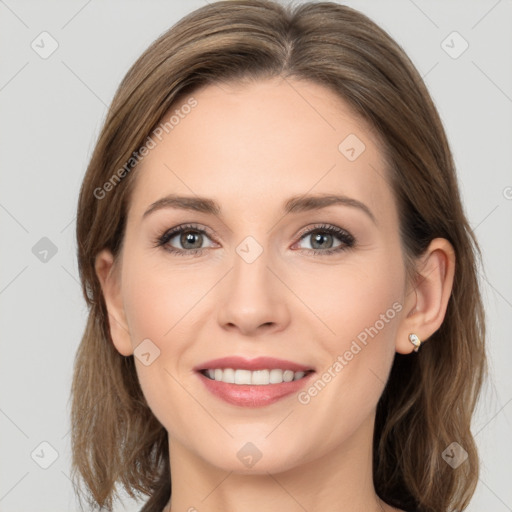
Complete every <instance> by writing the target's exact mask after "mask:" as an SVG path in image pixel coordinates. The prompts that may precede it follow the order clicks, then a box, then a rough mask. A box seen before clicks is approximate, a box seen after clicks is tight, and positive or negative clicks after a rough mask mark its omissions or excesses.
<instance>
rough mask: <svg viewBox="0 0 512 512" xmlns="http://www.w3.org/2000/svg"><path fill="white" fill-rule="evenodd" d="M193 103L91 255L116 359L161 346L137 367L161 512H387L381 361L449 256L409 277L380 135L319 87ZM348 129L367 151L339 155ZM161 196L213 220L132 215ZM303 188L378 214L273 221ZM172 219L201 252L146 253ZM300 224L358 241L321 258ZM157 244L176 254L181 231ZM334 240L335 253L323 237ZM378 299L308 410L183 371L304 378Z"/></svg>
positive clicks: (426, 322) (442, 274)
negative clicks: (239, 367)
mask: <svg viewBox="0 0 512 512" xmlns="http://www.w3.org/2000/svg"><path fill="white" fill-rule="evenodd" d="M193 96H194V98H195V99H196V100H197V102H198V105H197V107H196V108H195V109H193V110H192V111H191V113H190V114H189V115H188V116H186V117H185V118H184V119H182V120H181V121H180V123H179V124H178V125H177V126H175V127H174V129H173V130H172V131H170V132H169V133H168V134H167V135H165V137H164V139H163V140H162V141H161V142H159V143H158V145H157V147H155V148H154V149H152V150H151V152H150V153H149V155H148V156H147V157H146V158H145V159H144V160H143V161H142V163H141V164H140V167H139V168H138V169H137V172H138V175H137V182H136V186H135V188H134V193H133V196H132V198H131V203H130V206H129V211H128V219H127V228H126V234H125V240H124V245H123V249H122V252H121V254H120V258H119V259H118V260H117V261H116V262H115V263H114V260H113V258H112V254H111V253H110V252H109V251H107V250H104V251H102V252H101V253H99V254H98V256H97V258H96V271H97V274H98V277H99V279H100V282H101V284H102V289H103V293H104V296H105V300H106V304H107V309H108V312H109V318H110V325H111V333H112V339H113V342H114V344H115V347H116V348H117V350H118V351H119V352H120V353H121V354H122V355H124V356H129V355H131V354H133V353H134V349H135V348H136V347H137V345H138V344H139V343H141V342H142V340H144V339H147V338H149V339H150V340H151V341H152V343H154V345H155V346H157V347H158V349H159V350H160V355H159V357H157V358H156V359H155V360H154V361H153V362H152V363H151V364H150V365H149V366H145V365H144V364H142V363H141V361H140V360H139V359H138V358H137V357H135V363H136V368H137V374H138V377H139V380H140V385H141V387H142V390H143V392H144V395H145V396H146V398H147V401H148V403H149V406H150V407H151V409H152V411H153V413H154V414H155V416H156V417H157V418H158V419H159V421H160V422H161V423H162V425H163V426H164V427H165V428H166V430H167V431H168V434H169V443H170V462H171V475H172V487H173V492H172V500H171V501H170V503H169V506H170V507H172V512H178V511H187V510H198V511H201V512H203V511H220V510H223V511H226V510H244V511H245V512H252V511H256V510H258V511H261V510H265V511H268V512H277V511H283V510H286V511H290V512H295V511H297V512H298V511H301V512H302V511H303V510H304V509H306V510H308V511H309V512H316V511H322V512H326V511H339V510H345V511H351V512H355V511H361V512H362V511H366V512H367V511H373V510H375V511H379V510H386V511H389V510H397V509H393V508H392V507H391V506H389V505H387V504H385V503H383V502H381V501H380V500H379V499H378V498H377V496H376V494H375V491H374V487H373V482H372V461H371V454H372V435H373V425H374V419H375V409H376V405H377V402H378V400H379V397H380V396H381V394H382V391H383V388H384V385H385V382H386V379H387V378H388V375H389V371H390V369H391V365H392V362H393V357H394V355H395V352H399V353H401V354H408V353H410V352H412V350H413V348H414V347H413V345H412V344H411V343H410V342H409V340H408V335H409V333H416V334H417V335H418V336H419V338H420V339H421V340H427V339H428V337H429V336H431V335H432V334H433V333H434V332H435V331H436V330H437V329H438V328H439V326H440V325H441V323H442V321H443V318H444V315H445V312H446V306H447V303H448V299H449V296H450V292H451V287H452V282H453V274H454V264H455V257H454V252H453V248H452V246H451V245H450V244H449V242H448V241H446V240H444V239H439V238H438V239H435V240H433V241H432V243H431V245H430V246H429V248H428V250H427V251H426V253H425V254H424V255H423V256H422V257H421V258H420V259H419V260H418V261H417V268H418V271H419V272H420V274H421V278H420V279H418V281H417V282H414V283H410V282H408V281H407V279H406V272H405V266H404V259H403V254H402V252H401V245H400V239H399V231H398V212H397V209H396V204H395V199H394V197H393V194H392V190H391V188H390V186H389V184H388V181H387V179H388V178H387V176H388V173H387V169H386V166H385V162H384V160H383V157H382V151H381V146H380V143H379V141H378V140H377V138H376V136H375V135H374V134H373V133H372V132H371V131H370V129H369V127H368V126H367V125H366V124H365V123H364V122H362V121H361V120H359V119H358V118H357V117H355V116H354V115H353V113H352V112H351V111H350V109H349V108H348V106H347V105H346V104H345V103H344V102H343V101H342V100H341V99H340V98H338V97H337V96H336V95H334V93H333V92H331V91H329V90H328V89H326V88H324V87H323V86H322V85H319V84H316V83H311V82H306V81H298V80H290V79H286V80H284V79H281V78H278V79H272V80H261V81H258V82H255V83H251V84H249V85H248V84H239V83H238V84H237V83H231V84H229V85H226V84H222V86H218V85H209V86H206V87H204V88H202V89H200V90H198V91H196V92H195V93H194V95H193ZM349 134H355V135H356V136H357V137H358V138H359V139H360V140H362V141H363V142H364V144H365V146H366V149H365V150H364V151H363V152H362V153H361V154H360V156H359V157H358V158H357V159H355V160H354V161H349V160H348V159H347V158H346V157H345V155H344V154H342V153H341V152H340V151H339V149H338V146H339V144H340V142H341V141H343V140H344V139H345V138H346V137H347V136H348V135H349ZM170 193H174V194H179V195H188V196H205V197H208V198H211V199H214V200H215V201H217V202H218V203H219V205H220V207H221V209H222V214H221V217H217V216H215V215H211V214H206V213H202V212H197V211H187V210H180V209H174V208H164V209H159V210H157V211H154V212H153V213H151V214H149V215H147V216H146V217H144V218H143V214H144V212H145V211H146V210H147V209H148V208H149V207H150V206H151V205H152V204H153V203H154V202H155V201H157V200H159V199H161V198H162V197H164V196H166V195H167V194H170ZM306 193H308V194H332V193H336V194H344V195H346V196H349V197H351V198H354V199H357V200H358V201H361V202H362V203H364V204H365V205H366V206H367V207H368V208H369V209H370V210H371V212H372V213H373V215H374V217H375V219H376V222H375V223H374V222H373V221H372V219H371V218H370V217H369V216H368V215H367V214H366V213H364V211H363V210H361V209H359V208H355V207H351V206H347V205H331V206H329V207H327V208H323V209H320V210H314V211H303V212H298V213H289V214H287V215H283V213H282V205H283V203H284V202H285V201H286V200H287V199H288V198H289V197H291V196H295V195H303V194H306ZM188 223H194V224H197V225H198V227H199V228H206V229H208V230H209V234H208V235H204V236H203V239H202V240H203V243H202V247H203V248H204V251H203V253H202V254H200V255H199V256H190V255H186V254H185V255H175V254H172V253H170V252H168V251H166V250H165V249H164V248H163V247H155V243H154V241H155V240H156V239H157V238H158V237H159V236H160V235H161V234H162V233H163V232H165V231H166V230H169V229H170V228H173V227H176V226H179V225H181V224H188ZM316 224H327V225H334V226H338V227H340V228H343V229H345V230H346V231H348V232H349V233H350V234H351V235H352V236H353V237H354V238H355V239H356V245H355V246H354V247H351V248H347V249H346V250H343V251H340V252H337V253H333V254H329V255H326V254H322V252H321V251H325V250H326V249H325V248H324V247H328V245H329V244H330V243H331V242H330V240H329V239H328V240H327V241H326V242H325V241H324V242H323V244H324V245H320V248H319V249H317V250H318V254H313V253H312V252H311V248H312V247H313V248H314V247H317V248H318V245H317V246H313V245H312V244H314V243H315V239H314V234H313V235H311V234H310V235H309V236H307V235H306V236H305V237H303V238H302V240H301V234H302V233H304V231H305V230H306V228H311V230H312V229H314V228H315V225H316ZM325 234H326V235H327V236H328V235H329V233H325ZM210 235H211V236H210ZM247 236H252V237H253V238H254V239H255V240H256V241H257V243H258V244H259V245H260V246H261V248H262V250H263V252H262V253H261V255H259V257H258V258H256V259H255V261H253V262H252V263H247V262H246V261H245V260H244V259H243V258H242V257H240V256H239V254H238V253H237V252H236V248H237V247H238V246H239V244H240V243H241V242H242V241H243V240H244V239H245V238H246V237H247ZM200 243H201V242H200V241H199V242H198V245H199V244H200ZM168 244H169V245H171V244H172V245H173V246H174V248H177V249H181V250H182V252H185V251H187V250H190V249H187V248H186V247H190V245H189V246H185V248H184V246H183V245H182V244H180V237H179V236H177V237H174V238H173V239H172V242H169V243H168ZM332 244H333V245H335V246H339V245H344V244H343V242H342V241H340V240H339V239H337V238H336V235H334V238H333V239H332ZM393 303H398V304H399V305H400V306H401V308H400V311H399V312H397V313H396V315H394V318H393V319H392V320H389V321H388V322H386V323H385V326H384V327H383V328H381V329H380V330H379V331H378V334H377V335H375V336H374V337H373V338H369V340H368V343H367V345H366V346H364V347H363V348H362V350H361V351H360V352H358V353H357V354H356V355H354V357H353V358H352V359H351V360H350V361H349V362H348V363H347V364H346V366H344V367H343V369H342V370H341V371H339V372H338V373H337V374H336V376H335V377H334V378H332V379H331V381H330V382H329V383H328V384H327V385H326V386H325V387H324V388H323V389H322V390H321V392H319V393H318V394H317V395H316V396H314V397H313V398H311V401H310V402H309V403H308V404H302V403H300V402H299V401H298V399H297V396H296V395H291V396H289V397H287V398H284V399H282V400H280V401H278V402H277V403H275V404H272V405H268V406H265V407H257V408H246V407H239V406H235V405H230V404H227V403H225V402H223V401H221V400H220V399H218V398H217V397H215V396H213V395H212V394H211V393H210V392H209V391H208V390H206V388H205V387H204V386H203V384H202V382H200V379H199V378H198V376H197V375H196V374H195V372H194V371H193V370H192V368H193V367H194V366H196V365H198V364H200V363H201V362H204V361H207V360H209V359H213V358H217V357H225V356H231V355H239V356H243V357H246V358H254V357H257V356H270V357H277V358H282V359H288V360H291V361H295V362H297V363H301V364H305V365H308V366H311V367H313V368H315V369H316V371H317V374H318V375H317V376H320V375H321V374H322V372H323V371H324V370H327V369H328V368H329V367H332V365H333V363H334V362H335V361H336V358H337V357H338V356H339V355H340V354H344V353H345V352H346V351H347V350H348V349H349V348H350V346H351V343H352V341H353V340H355V339H356V338H357V336H358V334H360V333H361V332H362V331H364V329H365V328H367V327H369V326H374V325H375V324H376V321H377V320H379V318H381V316H380V315H382V314H385V313H386V311H388V310H389V309H390V308H392V305H393ZM411 357H413V356H411ZM418 357H420V356H418ZM317 376H316V377H317ZM247 442H251V443H253V444H254V445H255V446H256V447H257V449H258V450H259V452H260V453H261V455H262V456H261V459H260V460H259V461H258V462H257V463H256V464H255V465H254V466H253V467H252V468H248V467H246V466H245V465H244V464H243V463H242V462H241V461H240V460H239V458H238V457H237V452H238V451H239V450H240V449H241V448H242V447H243V446H244V445H245V444H246V443H247ZM342 504H343V505H342ZM166 510H170V508H166Z"/></svg>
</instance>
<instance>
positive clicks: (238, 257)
mask: <svg viewBox="0 0 512 512" xmlns="http://www.w3.org/2000/svg"><path fill="white" fill-rule="evenodd" d="M265 240H268V237H267V238H266V239H265ZM263 243H265V246H264V245H263V244H262V243H260V242H259V241H258V240H257V239H256V237H255V236H251V235H250V236H247V237H245V238H244V239H243V240H242V241H241V242H240V243H239V244H238V245H237V246H236V247H235V255H234V258H233V268H232V271H231V272H230V275H229V277H228V278H227V282H226V285H225V287H224V288H223V289H224V292H223V293H224V296H223V297H222V300H221V301H220V306H219V308H220V309H219V321H220V323H221V324H223V325H230V326H233V325H234V326H237V327H238V328H239V329H240V330H241V331H242V332H244V333H245V334H249V333H250V332H252V331H254V330H257V329H258V327H260V326H262V325H266V326H268V325H269V324H271V325H273V326H274V328H278V326H279V328H282V327H283V326H284V324H286V323H287V318H288V314H287V313H288V312H287V306H286V304H285V297H284V296H283V295H282V294H283V293H284V290H282V289H281V290H280V289H279V286H280V283H279V280H278V279H276V277H275V276H274V273H273V272H272V271H271V270H269V268H268V267H270V268H272V267H273V263H272V262H273V260H274V258H273V257H272V256H273V255H272V254H271V252H270V250H269V249H268V244H267V243H266V242H265V241H263ZM274 272H275V271H274ZM281 288H282V284H281Z"/></svg>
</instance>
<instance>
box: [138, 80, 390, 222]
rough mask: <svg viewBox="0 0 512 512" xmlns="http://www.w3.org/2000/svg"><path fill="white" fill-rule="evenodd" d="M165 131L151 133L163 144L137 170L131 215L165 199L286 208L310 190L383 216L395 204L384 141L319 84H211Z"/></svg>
mask: <svg viewBox="0 0 512 512" xmlns="http://www.w3.org/2000/svg"><path fill="white" fill-rule="evenodd" d="M190 105H194V106H193V107H190ZM166 122H167V125H166V124H165V123H166ZM158 134H159V136H158V137H157V136H155V135H154V132H153V134H150V136H151V137H152V140H153V141H154V143H155V144H154V147H153V149H151V150H150V151H149V154H148V155H147V156H145V157H144V159H143V160H142V162H140V163H139V166H138V167H137V180H136V185H135V187H134V194H133V197H132V203H131V209H134V210H139V211H140V210H141V209H142V208H144V207H146V208H147V206H148V204H150V203H151V202H153V201H156V200H157V199H159V198H160V197H162V196H163V195H165V193H174V194H178V193H181V194H187V195H200V196H207V197H212V198H216V200H217V201H218V202H219V203H220V204H226V207H228V206H229V205H230V204H235V203H243V204H244V206H245V207H246V208H249V207H251V206H253V207H255V208H257V207H258V206H260V209H261V198H262V197H264V198H265V199H266V201H267V203H268V201H272V200H274V199H275V201H276V206H277V205H279V206H281V203H282V200H283V199H284V198H286V197H289V196H293V195H297V194H301V193H303V194H304V193H306V192H308V191H309V192H311V193H338V192H339V193H345V194H347V195H352V196H353V197H355V198H356V199H359V200H364V201H365V202H366V203H369V206H371V205H373V206H374V209H375V210H376V211H377V213H379V210H382V209H383V208H385V204H379V203H386V201H388V202H389V201H392V197H391V193H390V190H389V187H388V185H387V182H386V180H385V175H386V172H385V171H386V170H385V167H386V165H385V162H384V158H383V152H382V151H381V145H380V141H379V139H378V138H377V136H376V135H375V133H374V132H373V131H372V130H371V129H370V128H369V126H368V125H367V124H366V122H365V121H363V120H362V119H360V118H359V117H358V116H356V115H354V113H353V112H352V111H351V109H350V107H349V106H348V105H347V104H346V103H345V102H344V101H343V100H342V99H341V98H340V97H339V96H338V95H336V94H335V93H334V92H333V91H331V90H329V89H328V88H326V87H324V86H322V85H320V84H317V83H314V82H309V81H308V82H306V81H299V80H293V79H290V78H287V79H283V78H277V79H276V78H274V79H268V80H260V81H257V82H251V83H243V84H242V83H229V84H225V83H222V84H211V85H207V86H205V87H202V88H201V89H199V90H196V91H195V92H193V93H191V94H190V96H181V98H180V100H179V101H177V102H176V103H175V104H174V105H173V107H172V108H171V109H170V110H169V112H168V113H167V114H166V115H165V116H164V118H163V119H162V123H161V125H160V131H159V132H158ZM383 187H386V188H387V190H384V189H383ZM237 206H240V205H238V204H237ZM238 210H239V208H238Z"/></svg>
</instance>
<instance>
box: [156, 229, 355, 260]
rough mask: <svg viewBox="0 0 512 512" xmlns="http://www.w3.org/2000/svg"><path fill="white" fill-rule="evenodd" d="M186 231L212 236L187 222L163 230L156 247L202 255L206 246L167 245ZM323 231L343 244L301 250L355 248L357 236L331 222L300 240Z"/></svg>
mask: <svg viewBox="0 0 512 512" xmlns="http://www.w3.org/2000/svg"><path fill="white" fill-rule="evenodd" d="M186 232H194V233H199V234H201V235H206V236H208V237H209V238H211V236H210V235H209V234H208V232H207V231H206V230H204V229H201V228H199V227H197V225H195V224H185V225H182V226H178V227H175V228H172V229H169V230H167V231H165V232H163V233H162V234H161V235H160V236H159V237H157V239H156V240H155V243H154V247H163V248H164V250H166V251H168V252H170V253H172V254H176V255H177V256H201V254H202V252H203V251H204V250H205V249H206V248H198V249H190V250H187V249H176V248H175V247H171V246H168V245H166V244H167V243H168V242H169V240H171V239H173V238H174V237H175V236H176V235H180V234H182V233H186ZM317 232H319V233H322V232H326V233H329V234H331V235H336V237H337V238H338V239H339V240H340V241H341V242H342V244H341V245H339V246H338V247H334V248H331V249H326V250H321V249H299V250H301V251H307V252H309V253H313V254H320V255H324V256H325V255H329V254H333V253H338V252H341V251H345V250H347V249H350V248H353V247H354V245H355V242H356V240H355V238H354V237H353V236H352V235H351V234H350V233H349V232H348V231H345V230H344V229H341V228H338V227H336V226H332V225H330V224H317V225H315V226H313V227H312V228H310V229H308V230H307V231H305V232H303V233H301V235H300V236H299V241H301V240H302V239H303V238H306V237H307V236H310V235H312V234H314V233H317Z"/></svg>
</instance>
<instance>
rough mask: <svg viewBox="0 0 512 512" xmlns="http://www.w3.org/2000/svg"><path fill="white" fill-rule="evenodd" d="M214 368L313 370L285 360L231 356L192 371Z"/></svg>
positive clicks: (198, 366) (215, 360) (211, 361)
mask: <svg viewBox="0 0 512 512" xmlns="http://www.w3.org/2000/svg"><path fill="white" fill-rule="evenodd" d="M215 368H220V369H224V368H233V369H240V370H251V371H254V370H273V369H279V370H292V371H294V372H306V371H308V370H313V368H311V367H309V366H304V365H303V364H299V363H295V362H293V361H286V360H285V359H276V358H274V357H256V358H255V359H245V358H243V357H237V356H231V357H221V358H219V359H211V360H210V361H205V362H204V363H201V364H199V365H197V366H196V367H195V368H194V370H196V371H201V370H213V369H215Z"/></svg>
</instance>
